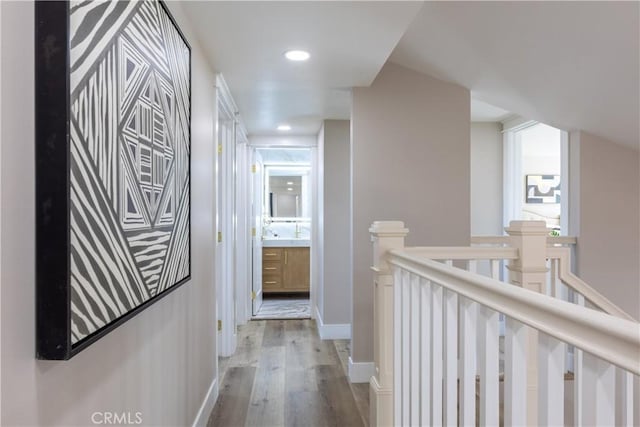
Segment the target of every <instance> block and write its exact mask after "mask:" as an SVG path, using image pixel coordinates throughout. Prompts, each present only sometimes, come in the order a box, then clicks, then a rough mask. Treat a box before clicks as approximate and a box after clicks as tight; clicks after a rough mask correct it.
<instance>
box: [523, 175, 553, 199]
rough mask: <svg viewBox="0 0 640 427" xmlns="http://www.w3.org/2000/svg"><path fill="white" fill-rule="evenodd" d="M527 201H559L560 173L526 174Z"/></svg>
mask: <svg viewBox="0 0 640 427" xmlns="http://www.w3.org/2000/svg"><path fill="white" fill-rule="evenodd" d="M526 194H527V196H526V202H527V203H560V175H527V193H526Z"/></svg>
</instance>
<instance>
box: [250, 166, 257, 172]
mask: <svg viewBox="0 0 640 427" xmlns="http://www.w3.org/2000/svg"><path fill="white" fill-rule="evenodd" d="M257 170H258V168H257V167H256V165H255V164H253V165H251V173H256V171H257Z"/></svg>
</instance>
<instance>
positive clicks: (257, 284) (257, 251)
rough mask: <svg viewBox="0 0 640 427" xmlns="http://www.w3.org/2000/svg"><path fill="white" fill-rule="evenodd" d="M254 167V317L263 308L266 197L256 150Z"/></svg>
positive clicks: (252, 208) (252, 201) (260, 158)
mask: <svg viewBox="0 0 640 427" xmlns="http://www.w3.org/2000/svg"><path fill="white" fill-rule="evenodd" d="M252 158H253V162H252V167H251V171H252V173H253V180H252V182H253V185H252V191H251V193H252V194H251V213H252V216H253V226H254V228H255V233H253V238H252V243H251V246H252V254H253V262H252V267H253V273H252V277H253V280H252V288H251V289H252V291H253V292H252V298H253V310H252V311H253V315H254V316H255V315H256V314H258V310H260V306H262V215H263V207H264V203H263V200H262V198H263V195H264V179H263V177H264V173H263V164H262V156H260V153H258V152H257V150H256V149H255V148H253V149H252Z"/></svg>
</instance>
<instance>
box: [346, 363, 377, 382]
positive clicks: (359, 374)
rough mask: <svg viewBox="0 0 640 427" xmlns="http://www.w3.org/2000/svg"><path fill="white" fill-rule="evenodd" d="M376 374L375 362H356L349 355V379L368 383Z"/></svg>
mask: <svg viewBox="0 0 640 427" xmlns="http://www.w3.org/2000/svg"><path fill="white" fill-rule="evenodd" d="M375 374H376V365H375V364H374V363H373V362H354V361H353V359H351V356H349V381H350V382H352V383H368V382H369V381H370V380H371V377H373V376H374V375H375Z"/></svg>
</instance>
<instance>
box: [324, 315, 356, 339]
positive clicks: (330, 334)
mask: <svg viewBox="0 0 640 427" xmlns="http://www.w3.org/2000/svg"><path fill="white" fill-rule="evenodd" d="M316 326H317V327H318V335H320V339H323V340H349V339H351V325H350V324H348V323H338V324H328V325H326V324H324V322H323V321H322V316H321V315H320V311H319V310H318V307H316Z"/></svg>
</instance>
